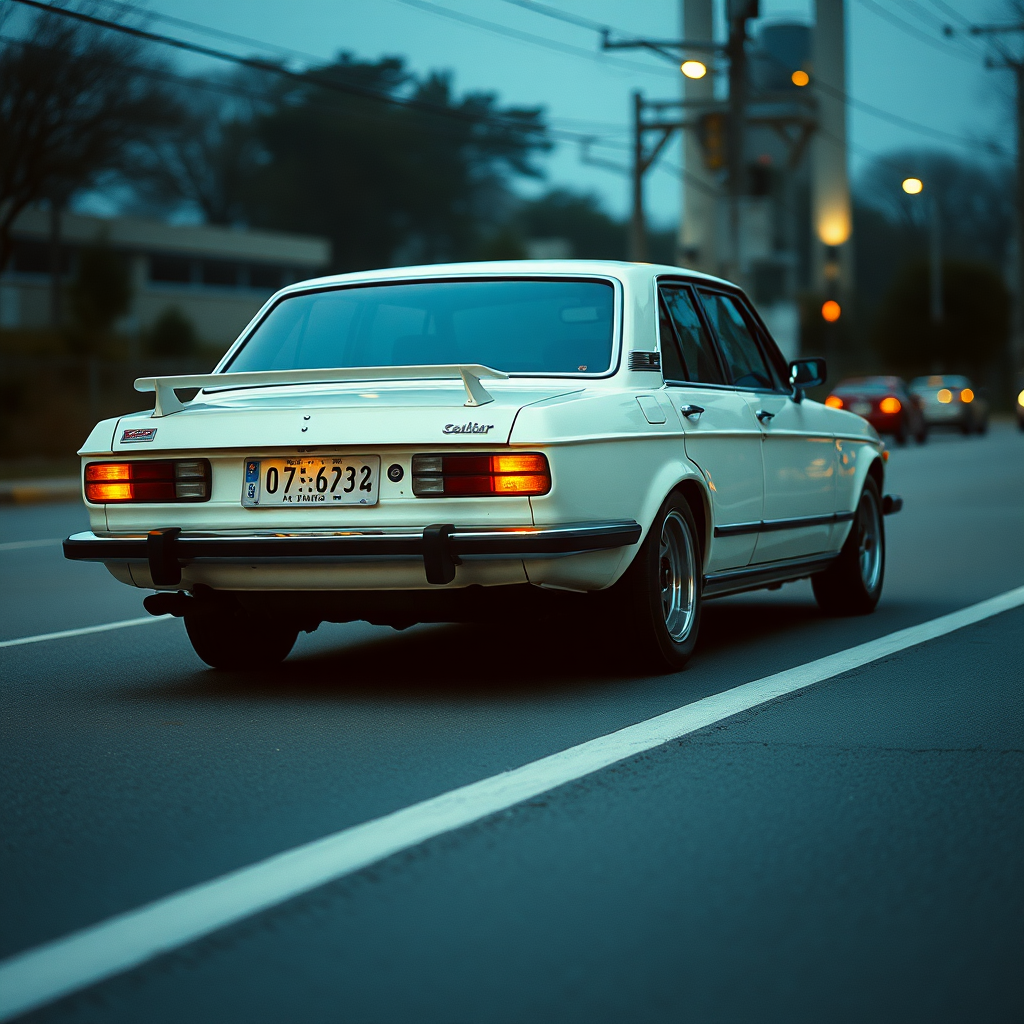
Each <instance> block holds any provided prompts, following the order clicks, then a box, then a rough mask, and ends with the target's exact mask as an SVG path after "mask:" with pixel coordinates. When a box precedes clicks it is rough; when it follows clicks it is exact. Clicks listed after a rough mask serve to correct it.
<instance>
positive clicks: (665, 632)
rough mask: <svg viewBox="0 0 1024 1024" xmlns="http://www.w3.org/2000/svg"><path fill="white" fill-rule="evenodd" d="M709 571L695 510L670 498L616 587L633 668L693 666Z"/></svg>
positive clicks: (619, 617) (678, 498)
mask: <svg viewBox="0 0 1024 1024" xmlns="http://www.w3.org/2000/svg"><path fill="white" fill-rule="evenodd" d="M703 565H704V560H703V557H702V552H701V543H700V539H699V538H698V535H697V527H696V524H695V523H694V519H693V513H692V512H691V511H690V506H689V505H688V504H687V502H686V499H685V498H684V497H683V496H682V495H681V494H676V493H673V494H670V495H669V496H668V498H667V499H666V500H665V503H664V504H663V505H662V506H661V508H660V509H659V510H658V514H657V515H656V516H655V517H654V522H653V523H652V524H651V528H650V530H649V531H648V533H647V537H646V538H645V539H644V542H643V544H642V545H641V547H640V550H639V551H638V552H637V555H636V558H634V559H633V564H632V565H631V566H630V567H629V569H627V570H626V574H625V575H624V576H623V577H622V579H621V580H620V581H619V582H618V583H617V584H616V585H615V590H616V591H618V596H619V598H620V600H619V602H617V605H618V607H617V609H616V612H617V614H616V619H617V620H618V623H619V624H620V625H619V626H618V627H617V628H621V627H622V626H623V625H624V626H625V627H626V633H627V637H628V641H627V642H628V651H629V657H630V661H631V662H633V663H634V664H635V663H636V662H637V661H639V662H640V664H641V665H642V666H643V667H645V668H648V669H650V670H652V671H660V672H665V671H666V670H667V671H673V672H678V671H679V669H681V668H682V667H683V666H684V665H685V664H686V662H687V661H688V660H689V658H690V655H691V654H693V649H694V647H695V646H696V644H697V633H698V630H699V628H700V612H701V603H702V602H701V590H702V587H703V582H704V573H703Z"/></svg>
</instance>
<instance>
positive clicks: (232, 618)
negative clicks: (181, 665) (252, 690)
mask: <svg viewBox="0 0 1024 1024" xmlns="http://www.w3.org/2000/svg"><path fill="white" fill-rule="evenodd" d="M185 631H186V632H187V633H188V638H189V640H190V641H191V643H192V649H193V650H194V651H195V652H196V654H198V655H199V657H200V658H202V659H203V661H205V662H206V664H207V665H209V666H210V667H211V668H217V669H222V670H224V671H232V670H238V669H249V670H251V669H258V668H269V667H271V666H273V665H277V664H279V663H280V662H282V661H284V659H285V658H287V657H288V654H289V653H290V651H291V649H292V647H293V646H294V645H295V640H296V638H297V637H298V635H299V631H298V629H296V628H294V627H290V626H287V625H282V624H281V623H277V622H271V621H270V620H268V619H263V618H258V617H255V616H248V615H242V614H237V615H225V614H214V613H209V614H203V615H186V616H185Z"/></svg>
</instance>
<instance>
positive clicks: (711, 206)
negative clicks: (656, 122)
mask: <svg viewBox="0 0 1024 1024" xmlns="http://www.w3.org/2000/svg"><path fill="white" fill-rule="evenodd" d="M680 13H681V14H682V22H683V24H682V32H681V34H680V38H682V39H689V40H691V41H693V42H703V41H706V40H710V39H711V38H713V36H714V17H713V13H712V0H681V7H680ZM694 56H695V57H699V58H700V59H701V60H704V61H709V60H710V54H706V53H701V54H694ZM679 77H680V79H681V80H682V83H683V99H684V100H691V101H693V100H704V101H707V100H711V99H712V98H713V97H714V84H713V82H712V75H711V74H710V73H708V74H707V75H705V76H704V77H703V78H700V79H697V80H695V81H694V80H691V79H688V78H685V77H683V76H682V75H680V76H679ZM692 116H693V112H692V111H691V112H690V113H689V115H688V118H689V117H692ZM683 166H684V167H685V168H686V176H685V177H684V178H683V215H682V219H681V220H680V223H679V244H678V249H679V252H678V256H677V260H676V262H677V263H680V264H682V265H683V266H686V267H689V268H691V269H693V270H700V271H703V272H704V273H706V274H717V273H718V272H719V269H720V268H719V265H718V264H719V259H718V245H717V241H718V239H717V235H718V230H717V228H718V199H717V198H716V195H715V193H716V192H717V191H718V183H717V182H716V181H715V178H714V176H713V175H712V173H711V171H709V170H708V169H707V167H706V166H705V163H704V152H703V149H702V147H701V144H700V141H699V140H698V138H697V135H696V133H695V132H693V131H686V132H684V133H683Z"/></svg>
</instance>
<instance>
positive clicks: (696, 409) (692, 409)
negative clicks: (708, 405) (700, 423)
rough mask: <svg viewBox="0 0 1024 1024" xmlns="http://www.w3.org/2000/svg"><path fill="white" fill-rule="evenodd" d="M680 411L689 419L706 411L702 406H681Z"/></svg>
mask: <svg viewBox="0 0 1024 1024" xmlns="http://www.w3.org/2000/svg"><path fill="white" fill-rule="evenodd" d="M679 411H680V412H681V413H682V414H683V415H684V416H686V417H687V418H689V417H690V416H699V415H700V414H701V413H702V412H703V411H704V406H702V405H681V406H680V407H679Z"/></svg>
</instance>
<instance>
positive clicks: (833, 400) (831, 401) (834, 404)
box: [825, 395, 843, 409]
mask: <svg viewBox="0 0 1024 1024" xmlns="http://www.w3.org/2000/svg"><path fill="white" fill-rule="evenodd" d="M825 404H826V405H827V406H828V407H829V408H830V409H842V407H843V400H842V399H841V398H840V397H839V396H838V395H829V396H828V398H826V399H825Z"/></svg>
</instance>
